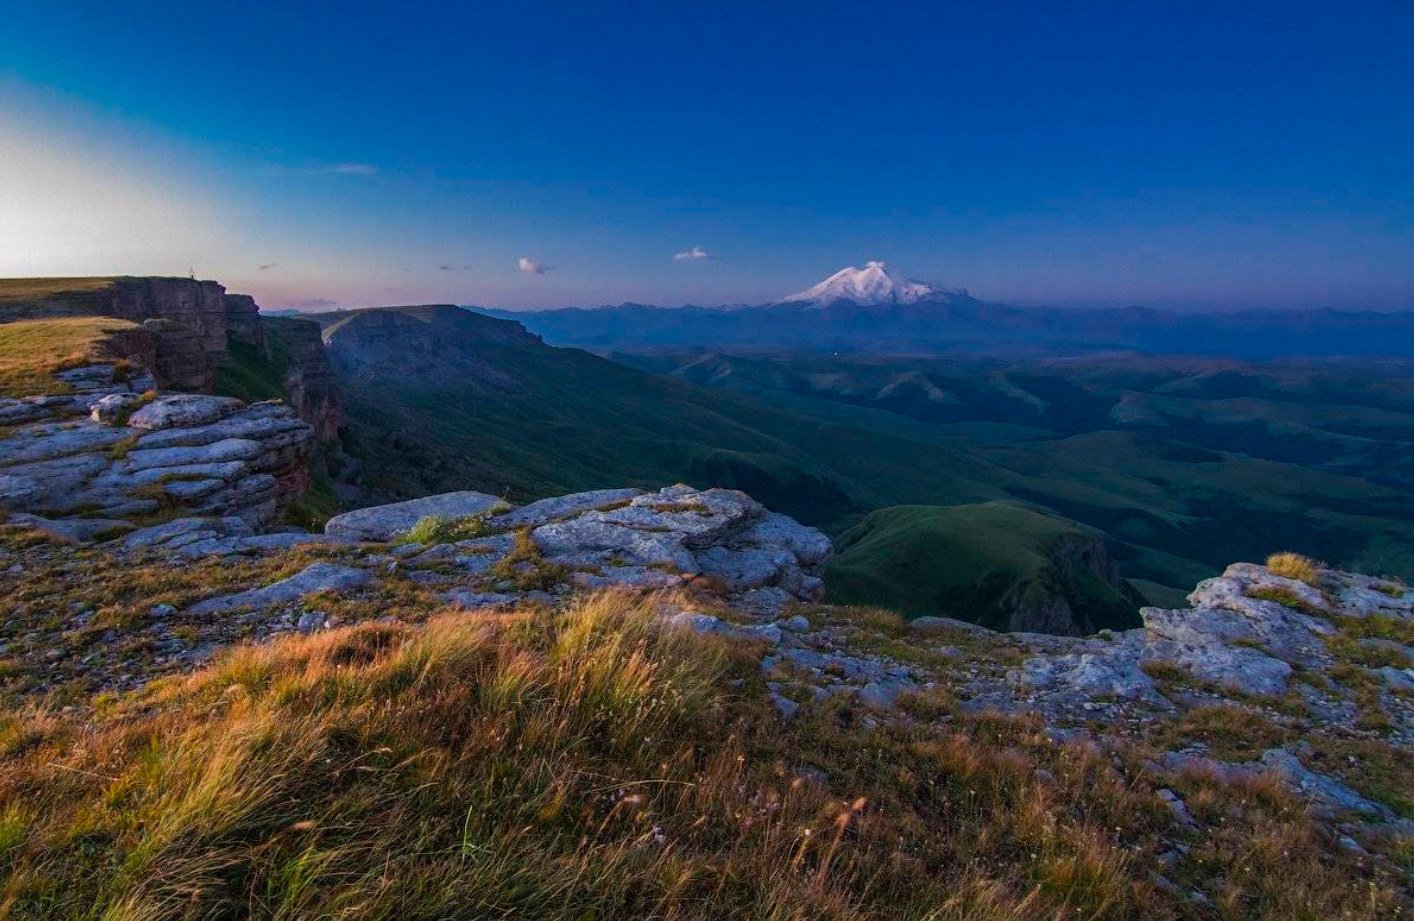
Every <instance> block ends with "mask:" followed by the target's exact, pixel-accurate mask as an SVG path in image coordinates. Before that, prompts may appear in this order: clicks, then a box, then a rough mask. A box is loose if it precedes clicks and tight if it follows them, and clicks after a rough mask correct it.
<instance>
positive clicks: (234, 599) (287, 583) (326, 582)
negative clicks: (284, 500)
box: [190, 563, 373, 614]
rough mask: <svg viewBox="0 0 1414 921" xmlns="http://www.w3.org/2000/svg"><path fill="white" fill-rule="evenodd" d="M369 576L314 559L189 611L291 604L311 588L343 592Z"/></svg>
mask: <svg viewBox="0 0 1414 921" xmlns="http://www.w3.org/2000/svg"><path fill="white" fill-rule="evenodd" d="M372 578H373V576H372V575H371V574H370V573H369V572H368V571H367V570H365V569H354V568H352V567H350V566H339V565H336V564H334V563H315V564H314V565H312V566H310V567H309V568H308V569H305V570H303V571H302V572H299V573H296V574H295V575H293V576H290V577H289V578H288V579H282V580H280V581H279V582H276V583H274V584H272V585H267V586H265V587H264V588H255V589H251V590H250V591H248V592H237V593H236V594H234V595H222V596H220V597H218V598H208V599H207V600H206V601H201V602H198V603H197V604H194V605H192V606H191V608H190V611H191V613H193V614H218V613H221V612H223V611H238V610H241V609H244V608H264V607H269V606H271V605H276V604H293V603H294V602H296V601H299V600H300V599H302V598H304V597H305V596H306V595H312V594H314V593H315V592H325V591H332V592H346V591H349V590H351V589H355V588H358V587H360V586H362V585H364V584H366V583H367V582H369V581H370V580H371V579H372Z"/></svg>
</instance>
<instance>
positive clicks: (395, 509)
mask: <svg viewBox="0 0 1414 921" xmlns="http://www.w3.org/2000/svg"><path fill="white" fill-rule="evenodd" d="M502 504H503V502H502V500H501V499H499V498H497V497H496V496H488V495H487V494H486V493H481V492H472V491H464V492H449V493H442V494H440V495H436V496H425V497H423V498H421V499H409V500H408V501H406V502H395V503H393V504H391V505H377V506H373V507H371V508H361V509H357V510H355V511H352V512H345V513H344V514H342V515H335V516H334V517H333V518H330V519H329V521H328V522H327V523H326V524H325V525H324V533H325V534H330V535H333V536H334V537H343V538H346V539H348V540H362V541H374V542H384V541H391V540H393V539H395V538H396V537H397V536H398V535H399V534H403V533H406V532H407V531H408V530H409V529H411V528H412V526H413V525H415V524H417V522H418V521H420V520H421V519H423V518H426V517H428V516H433V517H436V518H443V519H456V518H467V517H470V516H473V515H486V514H489V513H491V512H493V511H495V510H496V509H497V508H499V507H500V506H501V505H502Z"/></svg>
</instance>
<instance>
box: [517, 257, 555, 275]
mask: <svg viewBox="0 0 1414 921" xmlns="http://www.w3.org/2000/svg"><path fill="white" fill-rule="evenodd" d="M518 264H519V265H520V270H521V271H522V272H524V273H525V274H527V275H544V274H545V273H546V272H549V271H551V270H553V269H554V268H555V267H554V266H553V265H545V264H543V263H540V262H536V261H535V260H534V259H531V258H530V257H529V256H521V257H520V261H519V263H518Z"/></svg>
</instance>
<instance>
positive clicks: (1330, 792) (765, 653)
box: [0, 417, 1414, 852]
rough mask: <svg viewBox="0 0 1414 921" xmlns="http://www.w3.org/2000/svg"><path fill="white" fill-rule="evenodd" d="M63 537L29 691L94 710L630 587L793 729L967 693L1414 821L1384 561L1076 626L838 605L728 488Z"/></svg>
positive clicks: (31, 598) (1054, 728)
mask: <svg viewBox="0 0 1414 921" xmlns="http://www.w3.org/2000/svg"><path fill="white" fill-rule="evenodd" d="M203 418H204V417H203ZM227 418H229V417H227ZM200 424H201V425H205V426H210V425H212V424H213V423H211V422H202V423H200ZM216 424H219V423H216ZM157 431H162V430H161V429H157ZM56 534H57V535H59V536H60V537H62V538H64V539H67V540H70V541H72V540H74V539H75V538H74V536H73V535H71V534H67V533H64V531H63V530H62V529H55V528H54V527H52V526H46V525H45V524H44V523H38V525H37V524H36V522H35V520H34V519H32V518H30V517H27V516H24V515H20V516H16V517H13V518H12V519H11V524H10V525H9V526H7V527H6V529H5V541H6V549H4V550H3V555H2V556H0V571H3V572H4V574H5V576H6V579H7V582H8V584H9V585H10V586H11V587H12V588H11V591H10V593H9V597H8V599H7V601H6V609H5V610H4V611H3V621H0V654H3V656H4V659H3V674H4V676H5V686H6V690H7V691H8V692H9V693H10V694H11V695H16V696H24V697H35V696H48V697H50V698H51V699H53V700H54V701H56V702H61V703H62V702H67V703H69V704H70V705H85V704H86V702H89V701H91V700H92V699H93V695H94V694H99V695H105V694H109V695H111V694H113V693H118V692H123V691H126V690H131V689H133V688H136V687H139V686H140V685H142V684H143V683H145V682H146V681H148V680H150V679H151V678H153V677H155V676H158V675H162V674H167V673H170V672H173V671H179V670H183V669H188V668H191V667H193V666H195V665H197V664H199V663H202V662H204V661H206V660H207V659H208V658H209V657H210V656H211V655H212V654H213V653H214V652H215V651H216V650H218V649H220V648H221V647H223V646H226V645H229V644H232V643H236V642H241V641H248V640H255V641H259V640H261V639H263V638H266V637H270V636H273V635H277V634H280V633H285V632H292V631H303V632H312V631H315V630H320V629H324V628H326V627H330V626H335V625H338V624H343V623H351V622H356V621H360V620H366V619H379V618H381V619H396V620H402V621H413V622H415V621H419V620H422V619H425V618H426V617H427V616H428V615H429V614H431V613H433V612H435V611H442V610H446V609H448V608H449V607H452V608H461V609H464V610H467V611H469V612H481V613H477V614H472V615H469V616H485V614H487V613H491V612H494V610H495V609H496V608H498V607H506V606H512V605H514V606H519V607H523V606H524V605H526V604H539V605H544V606H555V605H558V604H559V603H560V602H561V601H562V600H564V599H566V598H568V597H570V596H572V595H573V594H575V593H576V592H580V591H585V590H593V589H600V588H607V587H620V588H626V589H629V590H633V591H647V592H651V593H655V595H656V597H658V598H660V599H661V602H660V603H661V609H662V612H663V616H664V617H666V618H670V619H671V620H672V621H673V622H675V623H677V624H679V625H681V626H682V627H683V628H685V629H690V630H696V631H699V632H705V633H711V634H716V635H721V636H725V637H728V638H730V639H735V640H740V641H742V642H743V643H746V644H749V645H750V646H751V648H758V649H759V655H760V668H761V683H762V687H761V691H762V692H763V693H764V694H766V695H767V696H768V697H769V698H770V700H771V701H772V702H773V704H774V705H775V707H776V709H777V711H778V712H779V714H780V717H781V718H782V719H783V720H796V719H800V718H803V717H802V711H806V710H809V709H810V708H820V707H833V706H840V705H842V704H843V705H846V706H848V707H850V708H852V709H853V710H855V711H856V712H857V714H858V718H859V719H862V720H865V721H866V725H867V724H869V723H872V724H874V725H880V724H882V723H884V722H887V721H895V722H896V721H911V720H914V719H916V717H915V716H913V715H910V711H909V707H908V706H907V705H906V702H908V701H910V700H913V699H915V698H916V697H918V696H919V695H924V696H928V695H932V696H937V695H944V696H946V697H947V698H948V699H949V700H951V701H953V702H954V703H955V704H956V706H957V707H958V708H960V709H961V710H962V711H964V712H983V711H993V710H994V711H1001V712H1005V713H1010V714H1028V713H1029V714H1034V715H1035V716H1037V717H1039V718H1041V719H1042V720H1043V721H1044V724H1045V726H1046V727H1047V731H1048V732H1050V733H1051V734H1052V736H1053V737H1054V738H1055V739H1056V740H1057V741H1058V742H1059V741H1072V742H1073V741H1074V740H1076V739H1088V740H1091V741H1092V742H1093V744H1095V745H1098V746H1102V747H1104V746H1111V745H1125V746H1133V745H1140V746H1144V747H1145V750H1146V751H1150V757H1149V760H1148V767H1149V769H1150V770H1151V771H1152V772H1154V773H1155V774H1158V775H1161V776H1162V775H1165V774H1169V775H1178V774H1182V773H1185V772H1187V773H1192V772H1200V773H1207V774H1211V775H1214V776H1217V777H1223V778H1229V779H1231V778H1249V779H1250V778H1254V777H1258V776H1263V777H1267V776H1270V777H1275V778H1278V779H1279V780H1280V782H1282V783H1284V784H1286V785H1288V786H1290V787H1291V788H1292V789H1293V790H1296V791H1299V792H1300V794H1301V795H1303V796H1304V797H1305V798H1306V799H1307V800H1308V801H1309V802H1310V804H1311V808H1312V809H1313V810H1317V811H1318V812H1319V813H1320V814H1321V815H1322V816H1324V817H1326V818H1328V819H1329V820H1330V821H1332V822H1334V823H1337V825H1338V828H1339V830H1340V834H1341V835H1342V838H1343V839H1348V841H1347V844H1348V846H1349V847H1350V848H1355V849H1360V850H1361V851H1362V852H1363V851H1364V850H1365V848H1366V847H1367V845H1368V846H1370V847H1374V846H1375V845H1373V844H1371V843H1370V842H1371V841H1373V840H1382V839H1383V838H1384V837H1385V836H1389V835H1396V836H1399V835H1407V834H1411V833H1414V822H1411V818H1414V793H1411V792H1410V788H1409V786H1408V781H1409V780H1410V779H1411V776H1410V773H1411V772H1410V767H1409V761H1410V758H1409V754H1410V751H1409V749H1410V746H1411V744H1414V593H1412V592H1410V591H1409V590H1407V589H1406V588H1405V587H1404V586H1402V585H1400V584H1397V583H1394V582H1390V581H1386V580H1381V579H1376V578H1372V577H1369V576H1363V575H1358V574H1354V573H1346V572H1338V571H1333V570H1322V571H1320V572H1319V573H1318V574H1317V575H1316V577H1315V578H1314V579H1311V580H1310V581H1298V580H1296V579H1290V578H1284V577H1281V576H1278V575H1276V574H1274V573H1273V572H1271V571H1270V570H1268V569H1267V568H1266V567H1264V566H1259V565H1254V564H1236V565H1234V566H1232V567H1230V568H1229V570H1228V571H1227V573H1225V574H1224V575H1223V576H1222V577H1220V578H1216V579H1211V580H1208V581H1206V582H1204V583H1202V584H1201V585H1199V586H1198V587H1197V589H1196V590H1195V591H1194V592H1193V594H1192V595H1191V596H1190V600H1191V602H1192V604H1193V607H1191V608H1187V609H1182V610H1163V609H1157V608H1147V609H1145V610H1144V612H1143V616H1144V621H1145V626H1144V627H1143V628H1141V629H1136V630H1131V631H1126V632H1124V633H1101V634H1099V635H1096V636H1093V637H1088V638H1083V639H1077V638H1066V637H1055V636H1047V635H1040V634H999V633H993V632H991V631H988V630H985V629H983V628H980V627H976V626H974V625H971V624H966V623H963V622H960V621H952V620H945V619H941V618H922V619H918V620H914V621H912V622H911V623H910V622H906V621H904V620H902V619H900V618H898V617H897V616H895V615H892V614H891V613H889V612H886V611H881V610H877V609H858V608H835V607H830V606H825V605H820V604H817V603H816V599H817V598H818V596H819V591H820V579H819V575H818V574H819V572H820V569H821V567H822V566H823V564H824V563H825V561H826V560H827V559H828V557H829V555H830V545H829V541H828V540H827V539H826V538H825V537H824V536H823V535H821V534H820V533H819V532H817V531H814V530H813V529H810V528H806V527H803V526H801V525H799V524H797V523H796V522H794V521H793V520H791V519H789V518H787V517H785V516H782V515H777V514H773V513H770V512H768V511H766V510H765V509H764V508H762V507H761V506H760V505H759V504H758V503H756V502H754V501H753V500H751V499H750V498H749V497H747V496H745V495H744V494H742V493H739V492H734V491H728V490H718V489H713V490H705V491H699V490H696V489H692V488H690V487H686V486H675V487H669V488H667V489H664V490H660V491H658V492H655V493H644V492H641V491H639V490H634V489H620V490H600V491H595V492H589V493H581V494H576V495H570V496H561V497H557V498H553V499H546V500H542V501H540V502H535V503H531V504H529V505H526V506H523V507H520V508H510V507H509V506H507V505H506V504H505V503H504V502H502V501H501V500H499V499H496V498H495V497H492V496H487V495H483V494H480V493H451V494H446V495H442V496H432V497H427V498H425V499H419V500H414V501H411V502H405V503H398V504H395V505H389V506H381V507H377V508H372V509H362V510H359V511H356V512H350V513H347V514H345V515H341V516H338V517H336V518H334V519H332V520H330V521H329V523H328V525H327V528H326V533H324V534H307V533H301V532H297V531H292V530H291V531H279V532H274V533H264V534H259V533H256V532H255V531H254V530H253V529H252V528H251V527H250V526H249V525H248V524H247V522H246V521H245V520H244V519H242V518H240V517H237V516H223V517H182V518H177V519H173V520H170V521H166V522H163V523H161V524H158V525H155V526H151V527H147V528H142V529H137V530H129V531H127V532H126V533H124V534H122V535H121V536H119V537H117V538H114V539H109V540H106V541H101V542H94V541H90V542H87V543H76V542H69V543H61V542H58V541H57V540H56V539H55V537H56ZM1173 808H1174V809H1175V810H1183V809H1185V808H1186V807H1185V806H1184V804H1183V803H1182V801H1180V800H1175V801H1174V802H1173ZM1362 841H1364V842H1365V843H1361V842H1362Z"/></svg>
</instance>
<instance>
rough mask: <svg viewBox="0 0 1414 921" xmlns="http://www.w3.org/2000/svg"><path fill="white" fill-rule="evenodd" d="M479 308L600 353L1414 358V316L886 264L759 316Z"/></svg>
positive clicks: (738, 311)
mask: <svg viewBox="0 0 1414 921" xmlns="http://www.w3.org/2000/svg"><path fill="white" fill-rule="evenodd" d="M471 309H473V310H477V311H478V312H481V313H485V314H487V315H490V316H495V317H502V318H505V319H514V320H517V321H519V322H521V323H523V324H525V326H526V328H527V329H529V330H531V331H532V332H535V333H538V334H539V335H541V336H544V337H545V339H546V340H547V341H549V342H551V343H554V344H556V345H573V346H579V347H582V348H589V349H594V350H598V351H608V350H615V349H626V350H636V349H644V348H647V349H654V348H661V347H681V346H704V347H716V348H721V347H729V348H732V349H734V350H736V351H741V350H743V349H757V348H766V349H771V350H775V349H781V348H804V349H812V350H831V351H840V352H868V353H872V354H880V353H894V354H948V353H979V352H1009V353H1015V352H1016V351H1018V350H1025V349H1039V350H1051V349H1065V350H1077V351H1106V350H1134V351H1141V352H1148V353H1155V354H1187V355H1224V356H1232V357H1240V358H1275V357H1283V356H1295V355H1307V356H1324V355H1397V356H1411V355H1414V312H1405V313H1376V312H1362V311H1343V310H1330V309H1321V310H1247V311H1241V312H1236V313H1177V312H1173V311H1166V310H1156V309H1152V308H1145V307H1123V308H1104V309H1073V308H1057V307H1018V306H1014V305H1010V304H998V303H990V302H987V301H982V300H978V299H977V298H974V297H972V296H971V295H970V294H968V293H967V292H966V291H965V290H961V289H956V290H954V289H945V288H941V287H938V286H934V285H929V284H924V283H922V282H917V281H912V280H909V279H906V278H903V277H901V276H899V275H896V274H894V273H893V272H892V271H890V270H889V269H888V267H887V266H886V265H885V264H884V263H882V262H870V263H867V264H866V265H865V266H864V267H863V268H846V269H842V270H841V271H839V272H836V273H835V274H834V275H831V276H830V277H829V278H826V279H825V280H823V281H822V282H820V283H819V284H817V285H815V286H813V287H811V288H808V289H806V290H804V291H801V292H799V293H797V294H793V295H790V296H789V297H787V298H785V299H784V300H782V301H779V302H776V303H771V304H762V305H758V306H751V307H738V308H733V309H723V308H709V307H694V306H688V307H676V308H668V307H654V306H649V305H643V304H621V305H619V306H617V307H596V308H580V307H572V308H564V309H557V310H542V311H530V312H521V311H503V310H493V309H485V308H471Z"/></svg>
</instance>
